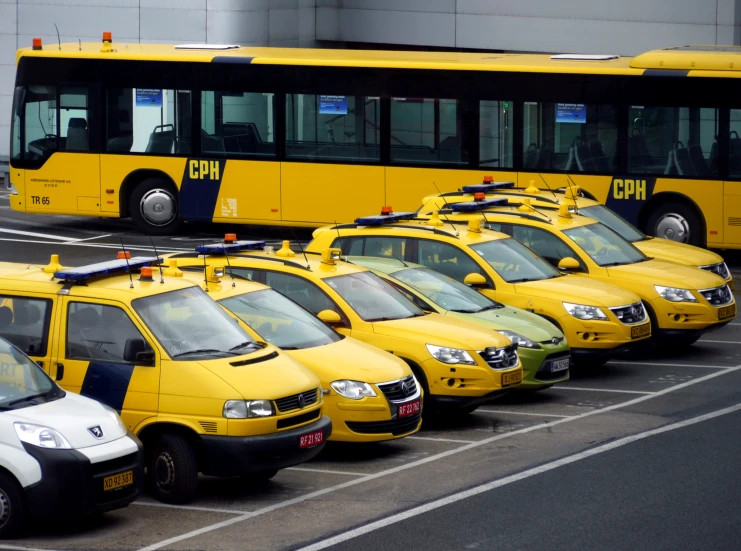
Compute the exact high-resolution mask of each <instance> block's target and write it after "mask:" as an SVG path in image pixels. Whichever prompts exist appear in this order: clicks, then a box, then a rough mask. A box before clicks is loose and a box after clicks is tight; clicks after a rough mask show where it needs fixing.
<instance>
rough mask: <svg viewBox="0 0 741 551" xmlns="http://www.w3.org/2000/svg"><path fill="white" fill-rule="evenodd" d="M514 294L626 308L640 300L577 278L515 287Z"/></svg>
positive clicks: (528, 282) (595, 282) (585, 279)
mask: <svg viewBox="0 0 741 551" xmlns="http://www.w3.org/2000/svg"><path fill="white" fill-rule="evenodd" d="M515 292H516V293H518V294H522V295H528V296H532V297H534V298H543V299H547V300H558V301H562V302H573V303H574V304H589V305H590V306H605V307H607V308H610V307H613V306H625V305H626V304H634V303H636V302H638V301H639V300H640V298H638V295H636V294H635V293H632V292H631V291H626V290H625V289H621V288H619V287H615V286H614V285H609V284H607V283H602V282H601V281H595V280H593V279H589V278H587V277H583V276H578V275H571V274H569V275H565V276H562V277H557V278H554V279H543V280H540V281H527V282H523V283H517V284H516V285H515Z"/></svg>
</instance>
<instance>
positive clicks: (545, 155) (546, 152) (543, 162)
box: [533, 144, 553, 170]
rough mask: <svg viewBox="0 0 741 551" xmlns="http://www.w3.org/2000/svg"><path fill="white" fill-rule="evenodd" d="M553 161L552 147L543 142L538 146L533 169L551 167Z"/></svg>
mask: <svg viewBox="0 0 741 551" xmlns="http://www.w3.org/2000/svg"><path fill="white" fill-rule="evenodd" d="M552 162H553V147H551V146H550V145H548V144H543V145H541V146H540V147H539V148H538V153H537V155H536V156H535V166H533V168H534V169H535V170H542V169H544V168H551V163H552Z"/></svg>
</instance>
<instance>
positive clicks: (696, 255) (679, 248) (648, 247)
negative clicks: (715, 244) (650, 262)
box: [633, 237, 723, 266]
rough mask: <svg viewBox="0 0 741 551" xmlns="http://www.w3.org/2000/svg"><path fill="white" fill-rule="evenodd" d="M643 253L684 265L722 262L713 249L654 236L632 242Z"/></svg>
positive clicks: (704, 264)
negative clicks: (709, 249)
mask: <svg viewBox="0 0 741 551" xmlns="http://www.w3.org/2000/svg"><path fill="white" fill-rule="evenodd" d="M633 245H635V246H636V247H637V248H638V249H639V250H640V251H641V252H642V253H643V254H645V255H646V256H649V257H651V258H658V259H660V260H670V261H672V262H677V263H679V264H684V265H686V266H708V265H710V264H718V263H719V262H723V258H722V257H721V256H720V255H719V254H717V253H714V252H713V251H708V250H707V249H701V248H700V247H695V246H694V245H687V244H686V243H677V242H676V241H671V240H669V239H663V238H661V237H654V238H653V239H647V240H645V241H636V242H635V243H633Z"/></svg>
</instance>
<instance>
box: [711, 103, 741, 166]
mask: <svg viewBox="0 0 741 551" xmlns="http://www.w3.org/2000/svg"><path fill="white" fill-rule="evenodd" d="M710 166H711V167H713V166H715V170H716V171H717V166H718V143H717V142H713V147H712V149H711V152H710ZM728 176H730V177H731V178H741V109H731V133H730V136H729V141H728Z"/></svg>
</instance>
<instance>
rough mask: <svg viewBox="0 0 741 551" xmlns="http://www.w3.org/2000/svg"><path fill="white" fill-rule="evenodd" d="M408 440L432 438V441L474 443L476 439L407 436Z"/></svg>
mask: <svg viewBox="0 0 741 551" xmlns="http://www.w3.org/2000/svg"><path fill="white" fill-rule="evenodd" d="M406 439H407V440H430V441H431V442H452V443H453V444H473V443H474V442H476V440H454V439H452V438H432V437H430V436H407V437H406Z"/></svg>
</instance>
